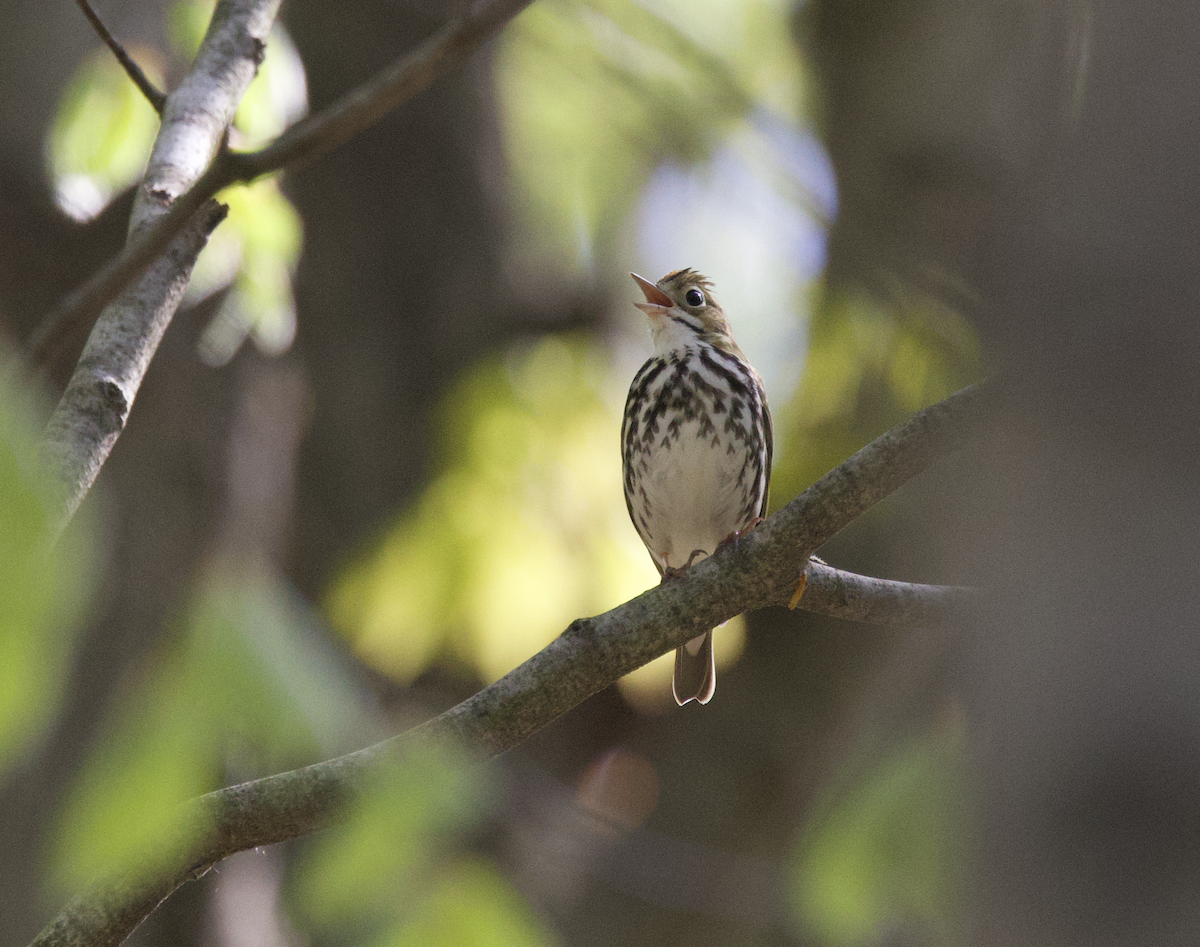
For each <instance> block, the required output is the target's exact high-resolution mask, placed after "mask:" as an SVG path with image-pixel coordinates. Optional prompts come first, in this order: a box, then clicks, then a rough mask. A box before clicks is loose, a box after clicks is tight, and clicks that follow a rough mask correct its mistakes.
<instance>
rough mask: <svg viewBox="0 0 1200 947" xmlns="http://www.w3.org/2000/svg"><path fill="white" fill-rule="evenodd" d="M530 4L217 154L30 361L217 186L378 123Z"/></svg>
mask: <svg viewBox="0 0 1200 947" xmlns="http://www.w3.org/2000/svg"><path fill="white" fill-rule="evenodd" d="M531 2H532V0H488V2H484V3H481V4H480V5H478V7H477V8H476V9H475V10H474V11H473V12H472V13H470V14H469V15H468V16H466V17H465V18H464V19H462V20H460V21H458V22H455V23H452V24H450V25H449V26H447V27H445V28H444V29H443V30H441V31H440V32H438V33H437V34H435V35H434V36H433V37H432V38H430V39H429V40H427V41H426V42H425V43H423V44H421V46H419V47H418V48H417V49H415V50H414V51H412V52H410V53H408V54H406V55H404V56H402V57H401V58H400V59H398V60H396V62H394V63H393V64H392V65H390V66H388V67H387V68H386V69H384V70H383V71H382V72H380V73H378V74H377V75H376V76H375V77H374V78H373V79H371V80H369V81H368V82H366V83H364V84H363V85H361V86H359V87H358V88H357V89H355V90H353V91H352V92H350V93H348V94H347V95H345V96H343V97H342V98H341V99H340V100H338V101H337V102H336V103H334V104H333V105H332V106H330V107H329V108H328V109H326V110H325V111H323V112H321V113H320V114H318V115H310V116H309V117H308V118H306V119H303V120H302V121H300V122H297V123H296V124H295V125H293V126H292V127H291V128H289V129H288V130H287V131H285V132H284V133H283V134H282V135H281V136H280V137H279V138H278V139H276V141H274V142H273V143H271V144H270V145H268V146H267V147H265V148H263V149H261V150H260V151H255V152H241V153H239V152H233V151H222V152H221V153H220V155H219V156H218V157H217V159H216V160H215V161H213V163H212V165H211V166H210V167H208V170H207V171H206V172H205V173H204V175H203V177H200V178H199V179H198V180H196V181H195V183H194V184H193V185H192V186H191V187H190V189H189V190H187V192H186V193H184V194H182V195H181V196H180V197H179V198H178V199H177V200H176V201H175V204H174V206H173V207H172V208H171V210H170V212H169V213H167V214H166V215H165V216H164V217H163V218H162V219H161V220H159V221H157V222H156V225H155V226H154V228H153V229H152V230H149V231H148V232H147V233H146V234H145V235H144V237H143V238H142V239H139V240H136V241H134V240H131V241H130V242H129V244H128V245H127V246H126V247H125V249H124V251H123V252H122V253H121V254H120V256H117V257H115V258H114V259H112V260H110V261H109V262H108V263H107V264H105V266H104V267H102V268H101V269H100V270H99V271H97V272H96V273H94V274H93V275H92V276H91V277H90V278H89V279H88V280H87V281H86V282H85V283H84V284H83V285H82V286H80V287H78V288H77V289H75V290H73V291H72V292H70V293H68V294H67V295H66V296H65V297H64V298H63V299H62V300H61V301H60V302H59V303H58V304H57V305H56V306H55V307H54V309H52V310H51V311H50V312H49V313H47V314H46V316H45V318H43V319H42V322H41V323H40V324H39V326H38V327H37V329H36V330H35V331H34V332H33V334H32V335H31V336H30V338H29V341H28V343H27V346H26V347H27V350H28V352H29V357H30V359H31V360H32V361H33V362H34V363H35V364H41V363H44V362H45V361H46V360H47V359H48V358H49V357H50V356H51V355H52V354H53V353H54V350H55V346H56V345H57V343H58V341H59V340H60V339H61V338H62V336H63V334H64V333H65V331H66V330H67V329H68V328H70V327H71V326H74V325H78V324H80V323H83V322H86V321H87V320H89V319H92V318H95V316H96V313H98V312H99V311H100V310H101V309H102V308H103V307H104V306H105V305H107V304H108V303H109V302H111V301H112V300H113V299H114V298H116V296H117V294H118V293H120V292H121V291H122V290H123V289H124V288H125V287H126V286H128V285H129V283H130V282H131V281H132V280H134V279H135V278H136V277H137V275H138V274H139V273H141V272H142V271H143V270H145V268H146V267H147V266H149V264H150V262H151V261H152V260H153V259H154V258H155V257H156V256H158V254H160V253H161V252H162V251H163V250H164V249H165V248H166V247H167V245H168V244H169V243H170V242H171V240H172V239H173V238H174V237H175V235H176V234H178V233H179V232H180V231H181V230H182V229H183V228H184V227H185V226H187V222H188V220H190V219H191V217H192V215H193V214H195V213H196V211H197V210H199V209H200V207H202V206H203V205H204V203H205V202H206V201H208V200H210V199H211V198H212V197H214V196H215V195H216V194H217V193H218V192H220V191H221V190H222V189H224V188H226V187H229V186H230V185H231V184H238V183H248V182H250V181H253V180H254V179H255V178H258V177H261V176H262V175H264V174H270V173H271V172H273V171H278V170H280V169H281V168H283V167H285V166H290V165H293V164H295V163H297V162H300V161H302V160H306V159H310V158H313V157H316V156H318V155H322V154H325V153H326V152H328V151H331V150H332V149H334V148H336V147H337V146H338V145H340V144H342V143H343V142H345V141H346V140H347V139H349V138H351V137H352V136H354V135H356V134H357V133H358V132H360V131H362V130H364V129H366V128H369V127H370V126H371V125H373V124H375V123H376V122H377V121H379V119H380V118H382V117H383V116H384V115H385V114H386V113H387V112H388V111H390V110H391V109H394V108H396V107H397V106H398V105H402V104H403V103H405V102H407V101H408V100H409V99H411V98H412V97H413V96H415V95H417V94H418V93H420V92H423V91H424V90H425V89H427V88H428V87H429V86H430V85H431V84H432V83H433V82H434V80H435V79H437V78H439V77H441V76H444V75H446V74H447V73H448V72H451V71H453V70H454V69H456V68H457V67H458V66H460V65H461V64H462V63H463V62H464V61H465V60H466V59H467V58H468V57H469V56H470V55H471V53H473V52H474V51H475V50H476V49H477V48H479V46H480V45H481V44H482V43H483V42H484V41H485V40H487V39H489V38H490V37H491V36H493V35H495V33H497V32H498V31H499V30H500V28H501V27H503V26H504V25H505V24H506V23H507V22H508V21H509V20H511V19H512V18H513V17H514V16H516V15H517V14H518V13H520V12H521V11H522V10H523V9H525V7H527V6H528V5H529V4H530V3H531ZM210 158H211V155H210Z"/></svg>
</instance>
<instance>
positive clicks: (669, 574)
mask: <svg viewBox="0 0 1200 947" xmlns="http://www.w3.org/2000/svg"><path fill="white" fill-rule="evenodd" d="M703 555H705V552H704V550H703V549H693V550H692V554H691V555H690V556H688V561H687V562H685V563H684V564H683V565H681V566H679V567H678V568H676V567H675V566H667V567H666V568H665V569H663V574H662V581H663V582H666V581H667V579H678V578H679V577H680V576H681V575H683V574H684V573H685V572H687V570H688V569H689V568H690V567H691V564H692V563H693V562H695V561H696V557H697V556H703ZM659 584H660V585H661V584H662V583H661V582H660V583H659Z"/></svg>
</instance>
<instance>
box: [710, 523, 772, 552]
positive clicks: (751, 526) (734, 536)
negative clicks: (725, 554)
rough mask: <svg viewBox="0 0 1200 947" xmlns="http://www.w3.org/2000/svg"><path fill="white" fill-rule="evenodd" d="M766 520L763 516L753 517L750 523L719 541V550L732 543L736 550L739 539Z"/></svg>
mask: <svg viewBox="0 0 1200 947" xmlns="http://www.w3.org/2000/svg"><path fill="white" fill-rule="evenodd" d="M765 522H766V520H764V519H763V518H762V517H761V516H756V517H754V519H752V520H751V521H750V522H749V523H747V524H746V525H745V526H743V527H742V528H741V529H735V530H734V531H733V532H732V533H730V534H729V535H728V536H726V537H725V538H724V539H722V540H721V541H720V542H719V543H717V550H718V551H719V550H721V549H724V548H725V547H726V546H729V545H732V546H733V548H734V549H735V550H736V549H737V548H738V540H740V539H741V538H742V537H743V536H745V535H746V534H747V533H748V532H750V531H751V530H752V529H754V527H755V526H757V525H758V524H759V523H765Z"/></svg>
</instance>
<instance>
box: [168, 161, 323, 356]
mask: <svg viewBox="0 0 1200 947" xmlns="http://www.w3.org/2000/svg"><path fill="white" fill-rule="evenodd" d="M221 199H222V200H223V201H225V202H226V203H228V205H229V218H228V220H227V221H226V224H225V225H224V226H222V227H219V228H218V229H217V230H216V231H215V232H214V233H213V236H212V237H211V238H210V240H209V245H208V247H207V248H206V249H205V251H204V253H202V254H201V256H200V260H199V262H198V263H197V265H196V270H195V273H194V274H193V277H192V283H191V285H190V286H189V287H188V293H189V298H190V299H192V300H193V301H194V300H197V299H200V298H203V297H204V296H207V295H209V294H210V293H212V292H215V291H217V290H219V289H222V288H224V287H226V286H229V287H230V291H229V294H228V295H227V296H226V297H225V299H224V300H223V301H222V304H221V308H220V309H219V311H218V312H217V314H216V316H214V317H213V319H212V321H211V322H210V323H209V324H208V326H206V327H205V330H204V333H203V335H202V336H201V339H200V354H201V356H202V357H203V358H204V360H205V361H206V362H208V363H209V364H210V365H223V364H225V363H226V362H228V361H229V359H231V358H232V357H233V356H234V355H235V354H236V353H237V350H238V349H239V348H240V347H241V345H242V343H243V342H244V341H245V339H246V337H247V336H250V337H252V338H253V339H254V341H255V342H256V343H257V344H258V346H259V349H260V350H262V351H264V352H266V353H267V354H269V355H277V354H279V353H280V352H283V351H284V350H286V349H287V348H288V346H290V345H291V343H292V339H293V338H294V337H295V334H296V300H295V296H294V294H293V291H292V275H293V273H294V272H295V268H296V264H297V262H298V261H299V258H300V248H301V243H302V239H303V229H304V225H303V222H302V221H301V219H300V215H299V214H298V213H297V212H296V209H295V208H294V207H293V206H292V204H291V202H290V201H289V200H288V199H287V198H286V197H285V196H284V195H283V192H282V191H281V190H280V189H279V183H278V181H277V180H276V179H274V178H267V179H264V180H261V181H256V182H255V183H254V184H251V185H247V186H244V187H236V188H231V189H229V190H227V191H225V192H223V193H222V194H221Z"/></svg>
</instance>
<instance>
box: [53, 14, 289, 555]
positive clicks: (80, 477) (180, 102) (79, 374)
mask: <svg viewBox="0 0 1200 947" xmlns="http://www.w3.org/2000/svg"><path fill="white" fill-rule="evenodd" d="M280 2H281V0H226V2H224V3H221V4H219V5H218V6H217V9H216V11H215V12H214V13H213V19H212V22H211V23H210V24H209V28H208V32H207V33H206V34H205V37H204V40H203V42H202V43H201V45H200V49H199V51H198V52H197V53H196V59H195V62H194V63H193V65H192V68H191V70H190V71H189V72H188V74H187V76H185V77H184V79H183V81H182V82H181V83H180V84H179V87H178V88H177V89H176V90H175V91H174V92H172V93H171V94H170V95H169V96H168V97H167V99H166V102H165V104H164V106H163V113H162V125H161V127H160V128H159V132H158V136H157V138H156V139H155V142H154V147H153V149H152V150H151V152H150V159H149V162H148V164H147V167H146V174H145V177H144V178H143V180H142V183H141V185H140V186H139V187H138V191H137V195H136V197H135V198H134V205H133V213H132V215H131V217H130V222H129V240H128V243H127V246H126V252H127V253H128V252H129V250H130V249H131V248H137V247H143V246H145V245H146V244H147V234H153V233H155V232H157V230H158V229H159V228H160V227H161V224H162V221H164V220H165V219H167V218H170V217H171V216H172V215H174V214H176V213H177V212H179V211H180V209H181V206H182V205H183V204H184V202H182V201H180V200H179V198H180V195H182V194H184V193H190V192H189V189H193V190H194V188H193V185H194V184H195V183H196V181H197V180H199V179H200V177H201V175H203V174H204V172H205V169H206V168H208V167H209V165H210V163H211V162H212V159H213V156H214V155H215V154H217V152H218V150H219V149H220V147H221V144H222V142H223V141H224V138H225V133H226V129H227V128H228V127H229V123H230V122H232V121H233V116H234V113H235V112H236V111H237V107H238V104H239V103H240V102H241V100H242V96H243V95H244V94H245V92H246V89H247V88H248V87H249V86H250V82H251V80H252V79H253V78H254V76H255V74H256V73H257V71H258V66H259V63H260V62H262V53H263V49H264V48H265V46H266V41H267V35H268V34H269V33H270V32H271V27H272V25H273V24H274V22H275V15H276V14H277V13H278V10H279V4H280ZM211 197H212V195H209V196H207V197H205V198H204V199H203V200H201V201H198V202H194V203H193V204H190V205H188V209H187V210H186V211H184V212H182V213H181V214H180V215H179V222H180V227H179V228H178V229H177V230H176V231H175V232H174V233H173V234H172V235H171V237H170V240H169V241H168V242H167V243H166V244H164V245H163V246H162V247H159V248H157V249H156V251H155V252H154V253H153V254H152V255H150V256H149V257H148V258H147V259H146V264H149V268H148V269H145V268H144V267H143V268H139V270H138V271H136V272H134V273H132V274H131V277H136V281H135V282H132V283H128V281H127V283H128V286H127V288H126V285H127V284H122V285H121V287H118V290H121V289H123V290H124V291H123V292H122V293H121V295H120V296H119V298H116V299H115V301H113V302H112V303H111V304H110V305H108V306H106V307H105V309H104V311H103V312H102V313H101V315H100V318H99V319H98V320H97V322H96V325H95V326H94V328H93V329H92V333H91V335H90V336H89V337H88V341H87V344H86V345H85V346H84V350H83V355H82V356H81V357H80V359H79V363H78V365H77V366H76V368H75V373H74V374H73V375H72V377H71V381H70V382H69V383H68V385H67V390H66V392H65V393H64V394H63V397H62V399H61V400H60V401H59V403H58V406H57V407H56V408H55V410H54V413H53V415H52V416H51V418H50V422H49V424H48V425H47V428H46V433H45V436H44V438H43V441H42V459H43V462H44V464H45V466H46V469H47V470H48V471H49V472H50V474H51V476H52V478H53V483H54V484H55V485H56V487H57V489H58V498H57V499H58V504H57V509H56V510H55V511H54V521H55V524H56V531H61V529H62V528H63V527H64V526H65V525H66V524H67V522H69V521H70V519H71V517H72V516H73V515H74V514H75V510H76V509H78V507H79V504H80V503H81V502H82V501H83V498H84V497H85V496H86V495H87V492H88V491H89V490H90V489H91V487H92V484H93V483H94V482H95V480H96V476H97V474H98V473H99V472H100V468H101V467H102V466H103V465H104V462H105V460H107V459H108V455H109V453H110V452H111V451H112V448H113V445H114V444H115V443H116V441H117V438H118V437H119V436H120V434H121V431H122V430H123V429H124V427H125V420H126V418H127V417H128V416H129V410H130V408H131V407H132V406H133V401H134V399H135V398H136V397H137V392H138V389H139V388H140V387H141V384H142V379H143V378H144V377H145V375H146V370H147V369H148V368H149V367H150V360H151V359H152V358H153V357H154V353H155V351H156V350H157V349H158V343H159V342H160V341H161V340H162V337H163V334H164V333H165V332H166V330H167V326H168V325H169V324H170V322H171V319H172V318H173V317H174V315H175V311H176V309H178V307H179V302H180V300H181V299H182V298H183V292H184V290H185V289H186V288H187V284H188V281H189V279H190V278H191V273H192V268H193V266H195V263H196V259H197V257H199V255H200V251H201V250H202V249H203V248H204V246H205V244H206V243H207V241H208V235H209V234H210V233H211V232H212V230H213V228H214V227H216V225H217V224H218V223H220V221H221V220H223V219H224V217H225V209H224V208H223V207H221V206H220V205H218V204H217V203H216V202H215V201H213V200H212V199H211ZM107 301H108V300H107V299H106V300H105V302H107Z"/></svg>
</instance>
